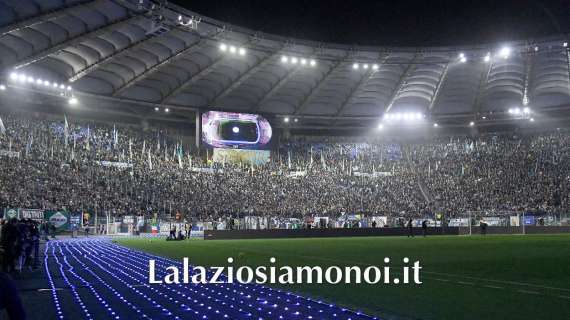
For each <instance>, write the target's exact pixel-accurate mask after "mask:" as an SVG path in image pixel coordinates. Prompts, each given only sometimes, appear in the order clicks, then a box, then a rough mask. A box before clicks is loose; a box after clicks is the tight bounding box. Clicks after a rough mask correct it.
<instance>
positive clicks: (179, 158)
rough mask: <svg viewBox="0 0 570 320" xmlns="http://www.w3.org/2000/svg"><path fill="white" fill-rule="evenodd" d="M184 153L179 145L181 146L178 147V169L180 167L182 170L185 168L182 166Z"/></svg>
mask: <svg viewBox="0 0 570 320" xmlns="http://www.w3.org/2000/svg"><path fill="white" fill-rule="evenodd" d="M182 152H183V151H182V145H180V144H179V145H178V167H180V169H182V168H183V165H182Z"/></svg>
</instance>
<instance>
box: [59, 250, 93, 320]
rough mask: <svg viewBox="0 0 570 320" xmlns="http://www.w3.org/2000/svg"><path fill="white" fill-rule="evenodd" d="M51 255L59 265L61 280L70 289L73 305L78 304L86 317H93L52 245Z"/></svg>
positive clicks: (61, 317)
mask: <svg viewBox="0 0 570 320" xmlns="http://www.w3.org/2000/svg"><path fill="white" fill-rule="evenodd" d="M52 256H53V257H54V258H55V262H56V263H57V264H58V265H59V272H60V273H61V277H62V278H63V281H65V283H66V284H67V287H69V288H70V289H71V293H72V296H73V299H74V300H75V303H74V305H78V306H79V307H80V309H81V311H82V312H83V313H84V315H85V317H86V318H87V319H93V317H92V316H91V313H89V309H88V308H87V306H86V305H85V303H84V302H83V299H81V297H80V296H79V293H78V292H77V289H76V287H75V286H74V285H73V284H72V283H71V281H70V280H69V278H68V277H67V274H66V272H65V270H64V268H63V264H62V263H61V262H60V261H59V258H58V257H57V254H56V253H55V248H54V247H52ZM60 319H64V316H63V315H61V316H60Z"/></svg>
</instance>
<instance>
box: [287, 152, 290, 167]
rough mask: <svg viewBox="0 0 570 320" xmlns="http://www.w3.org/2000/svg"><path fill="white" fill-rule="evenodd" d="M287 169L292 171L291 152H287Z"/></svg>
mask: <svg viewBox="0 0 570 320" xmlns="http://www.w3.org/2000/svg"><path fill="white" fill-rule="evenodd" d="M287 167H288V168H289V170H291V150H287Z"/></svg>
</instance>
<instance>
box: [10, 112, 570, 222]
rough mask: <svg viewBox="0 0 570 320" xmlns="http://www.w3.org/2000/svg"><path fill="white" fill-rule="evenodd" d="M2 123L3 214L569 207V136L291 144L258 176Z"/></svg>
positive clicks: (122, 134) (50, 126)
mask: <svg viewBox="0 0 570 320" xmlns="http://www.w3.org/2000/svg"><path fill="white" fill-rule="evenodd" d="M0 118H1V119H2V120H3V126H4V128H5V130H4V129H3V130H2V131H3V132H2V133H0V160H1V164H0V166H1V168H2V175H0V208H9V207H22V208H39V209H55V210H60V209H66V210H70V211H90V212H93V211H94V210H99V212H103V211H105V212H109V213H112V214H115V215H125V214H154V213H157V212H158V213H167V212H180V213H182V214H184V215H186V216H187V217H191V218H192V219H197V220H214V219H218V218H221V217H229V216H234V217H235V216H238V215H241V216H244V215H260V216H261V215H263V216H280V217H299V218H301V217H303V216H307V215H313V216H339V215H343V214H347V213H358V214H365V215H366V214H368V215H388V216H406V217H408V216H417V217H422V216H426V215H430V214H432V213H433V212H436V211H446V212H449V213H450V214H457V213H461V212H466V211H486V212H494V211H501V210H510V211H516V210H527V211H528V210H533V211H542V212H554V211H556V210H566V209H567V208H568V207H569V204H570V202H569V198H568V190H569V186H570V176H569V174H570V170H569V169H570V167H569V166H570V164H569V163H570V161H568V156H569V155H570V134H568V133H566V132H562V131H555V132H550V133H542V134H534V135H526V136H520V137H519V136H516V135H513V134H511V135H501V136H485V137H479V138H477V139H471V138H467V137H464V138H457V137H454V138H449V137H448V138H439V139H433V140H430V141H422V142H395V141H394V142H385V141H373V142H359V143H354V142H339V141H336V142H326V141H325V142H323V141H319V142H307V141H306V140H305V141H300V140H295V141H289V142H287V143H283V144H282V145H280V146H279V148H278V149H276V150H274V151H273V152H272V157H271V158H272V160H271V161H270V162H269V163H267V164H264V165H259V166H254V165H252V164H248V163H242V164H229V163H216V164H213V163H211V160H210V159H207V158H208V156H210V158H211V151H209V152H205V151H204V150H202V151H201V153H197V151H196V150H195V149H194V148H193V147H191V146H189V145H187V144H185V143H183V139H182V138H179V137H175V136H173V135H169V134H167V132H165V131H159V130H154V131H153V130H148V129H147V130H142V129H140V128H132V127H125V126H119V125H117V126H114V125H110V124H102V123H93V122H89V123H88V122H81V121H71V120H70V119H64V118H63V117H61V119H52V120H46V119H31V118H29V117H24V116H21V115H7V114H4V115H0ZM104 161H108V162H110V163H104Z"/></svg>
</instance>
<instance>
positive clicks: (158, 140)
mask: <svg viewBox="0 0 570 320" xmlns="http://www.w3.org/2000/svg"><path fill="white" fill-rule="evenodd" d="M156 151H160V133H157V134H156Z"/></svg>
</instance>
